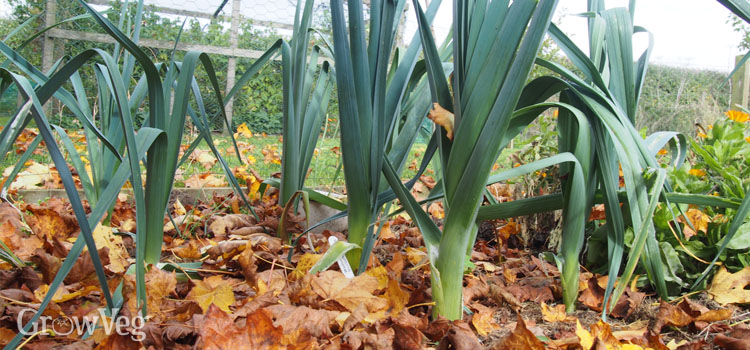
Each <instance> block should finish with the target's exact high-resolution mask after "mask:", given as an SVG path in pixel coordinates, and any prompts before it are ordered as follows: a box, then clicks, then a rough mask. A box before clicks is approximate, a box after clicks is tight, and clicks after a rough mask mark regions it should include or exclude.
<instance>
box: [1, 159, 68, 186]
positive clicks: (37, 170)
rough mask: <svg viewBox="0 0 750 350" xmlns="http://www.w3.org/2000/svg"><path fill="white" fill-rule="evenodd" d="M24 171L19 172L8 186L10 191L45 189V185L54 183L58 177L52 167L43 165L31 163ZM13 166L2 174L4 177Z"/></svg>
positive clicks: (8, 174)
mask: <svg viewBox="0 0 750 350" xmlns="http://www.w3.org/2000/svg"><path fill="white" fill-rule="evenodd" d="M26 164H29V166H28V167H26V169H24V170H23V171H21V172H19V173H18V175H16V178H15V180H14V181H13V182H12V183H11V184H10V187H9V189H11V190H29V189H40V188H47V187H49V186H46V184H47V183H51V182H56V179H58V178H59V177H60V175H58V174H57V171H56V170H53V166H51V165H44V164H41V163H37V162H35V161H31V162H30V163H26ZM14 167H15V165H14V166H10V167H8V168H6V169H5V171H4V172H3V176H4V177H6V178H7V177H8V176H10V173H11V171H12V170H13V168H14Z"/></svg>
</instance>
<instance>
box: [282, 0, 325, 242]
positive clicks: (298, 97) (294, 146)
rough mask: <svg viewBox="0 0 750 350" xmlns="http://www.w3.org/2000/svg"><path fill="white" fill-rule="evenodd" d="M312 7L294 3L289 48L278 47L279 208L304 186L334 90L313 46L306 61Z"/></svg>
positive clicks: (307, 3)
mask: <svg viewBox="0 0 750 350" xmlns="http://www.w3.org/2000/svg"><path fill="white" fill-rule="evenodd" d="M313 3H314V1H313V0H307V1H305V2H304V6H303V2H301V1H299V2H298V3H297V14H296V15H295V20H294V22H295V25H294V33H293V37H292V39H291V42H290V43H289V44H287V43H286V42H284V43H283V44H282V46H281V57H282V66H283V82H284V107H283V109H284V111H283V112H284V118H283V125H284V133H283V141H282V142H283V146H282V147H283V149H282V158H281V168H282V171H281V186H280V187H281V188H280V192H279V203H280V205H282V206H286V205H287V203H288V202H289V201H290V200H291V199H292V197H293V196H294V194H295V193H297V192H299V191H301V190H302V188H303V186H304V182H305V178H306V177H307V173H308V170H309V169H310V161H311V160H312V156H313V153H314V151H315V147H316V145H317V143H318V138H319V137H320V130H321V128H322V127H323V121H324V118H325V117H326V110H327V109H328V102H329V100H330V98H331V90H332V89H333V86H332V82H331V81H330V78H329V77H331V76H332V74H331V72H329V70H330V64H329V63H328V61H325V62H324V63H323V65H322V67H321V68H320V70H319V71H318V58H319V57H320V53H321V48H320V47H319V46H317V45H315V46H313V48H312V50H311V53H310V56H309V57H308V50H309V42H310V33H311V30H310V23H311V21H312V9H313ZM290 44H291V45H290ZM290 46H291V47H290ZM316 71H317V83H316V77H315V75H316ZM282 224H283V220H282ZM282 231H283V230H282ZM281 234H282V235H284V234H285V232H281Z"/></svg>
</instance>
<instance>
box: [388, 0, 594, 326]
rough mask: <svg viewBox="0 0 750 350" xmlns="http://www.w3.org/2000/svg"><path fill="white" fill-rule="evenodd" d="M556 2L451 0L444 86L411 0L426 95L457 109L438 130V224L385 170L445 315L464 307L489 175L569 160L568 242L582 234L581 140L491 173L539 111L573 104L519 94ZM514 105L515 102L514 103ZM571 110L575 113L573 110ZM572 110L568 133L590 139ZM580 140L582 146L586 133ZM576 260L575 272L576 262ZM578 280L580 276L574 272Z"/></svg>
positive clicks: (583, 152) (583, 154)
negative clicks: (441, 211) (423, 252)
mask: <svg viewBox="0 0 750 350" xmlns="http://www.w3.org/2000/svg"><path fill="white" fill-rule="evenodd" d="M556 4H557V2H556V1H544V0H543V1H539V2H536V1H515V2H513V3H512V4H511V3H510V2H509V1H502V0H496V1H487V2H482V3H481V4H476V6H474V5H475V3H474V2H472V1H456V2H455V3H454V11H455V13H454V28H455V30H454V33H453V42H452V45H453V52H454V54H453V65H452V66H453V75H452V77H453V79H452V80H451V82H452V89H450V88H449V86H448V83H447V81H446V78H445V77H446V74H445V71H444V69H443V63H442V60H441V59H440V56H439V55H438V50H437V48H436V47H435V44H434V40H433V39H432V34H431V32H430V28H429V23H428V22H427V21H426V18H425V16H424V13H422V11H421V7H420V6H419V3H418V2H416V1H415V2H414V7H415V8H417V9H418V11H417V12H418V22H419V32H420V36H421V38H422V41H423V42H424V55H425V60H426V66H427V73H428V77H429V83H430V90H431V92H432V100H433V101H434V102H437V103H438V104H439V105H440V106H441V107H442V108H444V109H445V110H447V111H452V113H453V115H451V116H449V117H447V119H451V118H453V122H452V123H442V125H443V126H444V127H445V129H439V130H437V131H436V133H438V134H439V135H440V143H439V145H440V152H439V154H440V164H441V170H442V175H443V177H442V181H441V183H440V185H439V186H440V189H439V190H438V191H439V192H441V193H440V195H441V196H443V197H444V199H443V206H444V208H446V216H445V219H444V227H443V230H442V232H441V230H440V229H438V227H437V226H436V225H435V223H434V222H433V221H432V220H431V219H430V218H429V216H428V215H427V214H426V213H425V212H424V210H423V209H422V208H421V207H420V206H419V204H418V203H417V202H416V201H415V199H414V198H413V197H411V195H410V194H409V193H408V191H407V190H406V188H405V187H404V186H403V185H402V184H401V181H400V180H399V178H398V176H397V175H396V173H395V171H394V169H393V167H392V166H391V164H390V163H389V162H386V164H385V169H384V172H385V175H386V178H387V179H388V182H389V184H390V185H391V187H392V188H393V190H394V191H395V192H396V194H397V196H398V198H399V200H400V201H401V204H402V205H403V206H404V207H405V209H406V211H407V212H408V213H409V215H410V216H411V217H412V219H413V220H414V222H415V223H416V224H417V225H418V226H419V228H420V230H421V231H422V235H423V238H424V241H425V245H426V246H427V249H428V255H429V256H430V261H431V275H430V278H431V280H432V290H433V299H434V300H435V302H436V305H435V311H436V313H437V314H440V315H443V316H445V317H447V318H449V319H459V318H461V315H462V310H463V309H462V298H461V294H462V287H463V283H462V279H463V272H464V268H463V261H464V260H465V258H464V257H465V256H466V255H467V252H469V251H470V249H471V246H473V243H474V240H475V239H476V234H477V226H476V219H477V214H478V210H479V207H480V205H481V203H482V198H483V193H484V191H485V186H486V184H487V183H488V182H493V180H494V181H495V182H496V181H501V180H502V179H507V178H508V177H513V176H518V175H521V174H524V173H526V172H529V171H536V170H539V169H540V168H544V167H547V166H551V165H554V164H558V163H567V162H572V163H573V164H574V165H573V166H571V167H568V168H566V171H569V172H570V176H569V178H570V181H569V183H568V184H567V186H570V187H567V186H566V190H565V191H564V193H565V196H564V197H565V199H564V202H565V203H566V205H565V207H566V209H568V210H566V213H567V215H568V216H567V217H566V219H565V226H566V228H565V231H566V232H567V235H568V236H570V237H569V239H568V241H571V242H573V243H572V244H573V245H572V247H573V248H575V247H576V245H579V244H580V243H579V242H582V239H583V223H584V221H583V217H582V215H580V214H581V212H583V208H584V205H585V201H581V200H580V198H573V197H574V196H575V195H580V194H581V193H582V192H583V185H584V173H585V172H584V171H583V169H585V166H584V167H582V166H581V163H580V161H579V160H584V161H587V160H588V157H587V156H586V154H587V148H585V147H581V148H576V144H575V143H572V144H571V147H570V148H569V149H571V150H573V151H574V153H575V154H573V153H562V154H560V155H557V156H554V157H551V158H548V159H544V160H541V161H539V162H534V163H532V164H527V165H524V166H520V167H518V168H514V169H513V170H510V171H508V172H504V173H503V174H502V175H500V176H498V177H496V178H493V179H490V176H489V175H490V172H491V170H492V166H493V164H494V163H495V161H496V159H497V157H498V156H499V154H500V152H501V150H502V148H504V147H505V146H506V145H508V143H510V141H511V140H512V139H513V138H514V137H515V136H516V135H518V134H519V133H520V132H521V131H522V130H523V129H524V128H525V127H526V126H527V125H528V124H529V123H531V122H532V121H533V120H534V119H536V118H537V117H538V115H539V114H541V113H542V112H543V111H544V110H546V109H548V108H553V107H562V108H569V107H568V106H565V105H562V104H557V103H545V102H544V100H546V99H542V100H541V101H539V103H537V101H536V100H532V99H530V98H524V97H522V92H525V91H524V89H523V86H524V83H525V80H526V77H527V76H528V75H529V73H530V71H531V68H532V63H531V61H532V58H533V57H535V56H536V54H537V52H538V51H539V49H540V47H541V46H542V42H543V38H544V35H545V33H546V31H547V27H548V26H549V24H550V20H551V17H552V14H553V12H554V9H555V6H556ZM491 57H492V58H493V59H490V58H491ZM519 101H520V102H519ZM517 105H519V106H520V107H519V108H516V107H517ZM573 110H574V109H573ZM433 113H441V114H443V115H445V114H446V113H447V112H445V111H443V112H439V111H437V110H433ZM574 113H577V114H579V115H580V112H578V111H577V110H574ZM435 117H436V116H433V118H435ZM573 119H574V120H573V123H576V122H577V123H578V124H577V125H578V128H576V129H574V130H571V133H570V135H573V134H575V135H578V136H579V137H578V139H579V140H584V141H588V139H587V137H586V136H587V134H586V133H585V131H586V130H587V128H588V127H587V123H586V120H585V119H583V118H577V119H576V118H575V117H573ZM433 120H437V119H433ZM450 129H453V130H455V136H454V137H453V138H452V140H451V139H449V138H448V134H449V133H448V132H449V131H451V130H450ZM581 144H583V145H585V146H586V147H588V144H587V143H585V142H584V143H581ZM571 194H572V195H573V196H571ZM431 195H433V194H431ZM573 214H575V215H573ZM564 249H571V248H570V247H564ZM457 262H459V263H457ZM575 268H576V271H577V268H578V266H577V263H576V265H575ZM575 283H576V285H577V283H578V282H577V277H576V282H575Z"/></svg>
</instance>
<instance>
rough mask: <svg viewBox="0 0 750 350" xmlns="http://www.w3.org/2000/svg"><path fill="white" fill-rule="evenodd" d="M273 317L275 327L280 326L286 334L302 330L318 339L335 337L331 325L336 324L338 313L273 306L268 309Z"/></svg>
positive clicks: (288, 306) (291, 306) (292, 306)
mask: <svg viewBox="0 0 750 350" xmlns="http://www.w3.org/2000/svg"><path fill="white" fill-rule="evenodd" d="M265 310H268V311H269V312H270V313H271V315H273V319H274V320H275V321H274V325H277V326H280V327H281V328H282V329H283V330H284V334H285V335H287V334H290V333H291V332H292V331H295V330H298V329H301V330H304V333H306V334H308V335H311V336H313V337H316V338H325V339H328V338H330V337H332V336H333V333H332V332H331V324H333V323H335V319H336V316H338V315H339V314H340V312H338V311H328V310H316V309H312V308H309V307H307V306H294V305H280V304H279V305H271V306H269V307H266V308H265Z"/></svg>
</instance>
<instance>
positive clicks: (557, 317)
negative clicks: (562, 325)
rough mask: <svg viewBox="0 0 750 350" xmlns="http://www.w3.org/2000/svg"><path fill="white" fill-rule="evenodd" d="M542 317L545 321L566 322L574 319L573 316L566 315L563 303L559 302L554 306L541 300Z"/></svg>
mask: <svg viewBox="0 0 750 350" xmlns="http://www.w3.org/2000/svg"><path fill="white" fill-rule="evenodd" d="M542 319H544V320H545V321H546V322H550V323H553V322H567V321H573V320H575V317H571V316H568V314H567V313H566V312H565V305H564V304H559V305H555V306H548V305H547V303H545V302H542Z"/></svg>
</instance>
